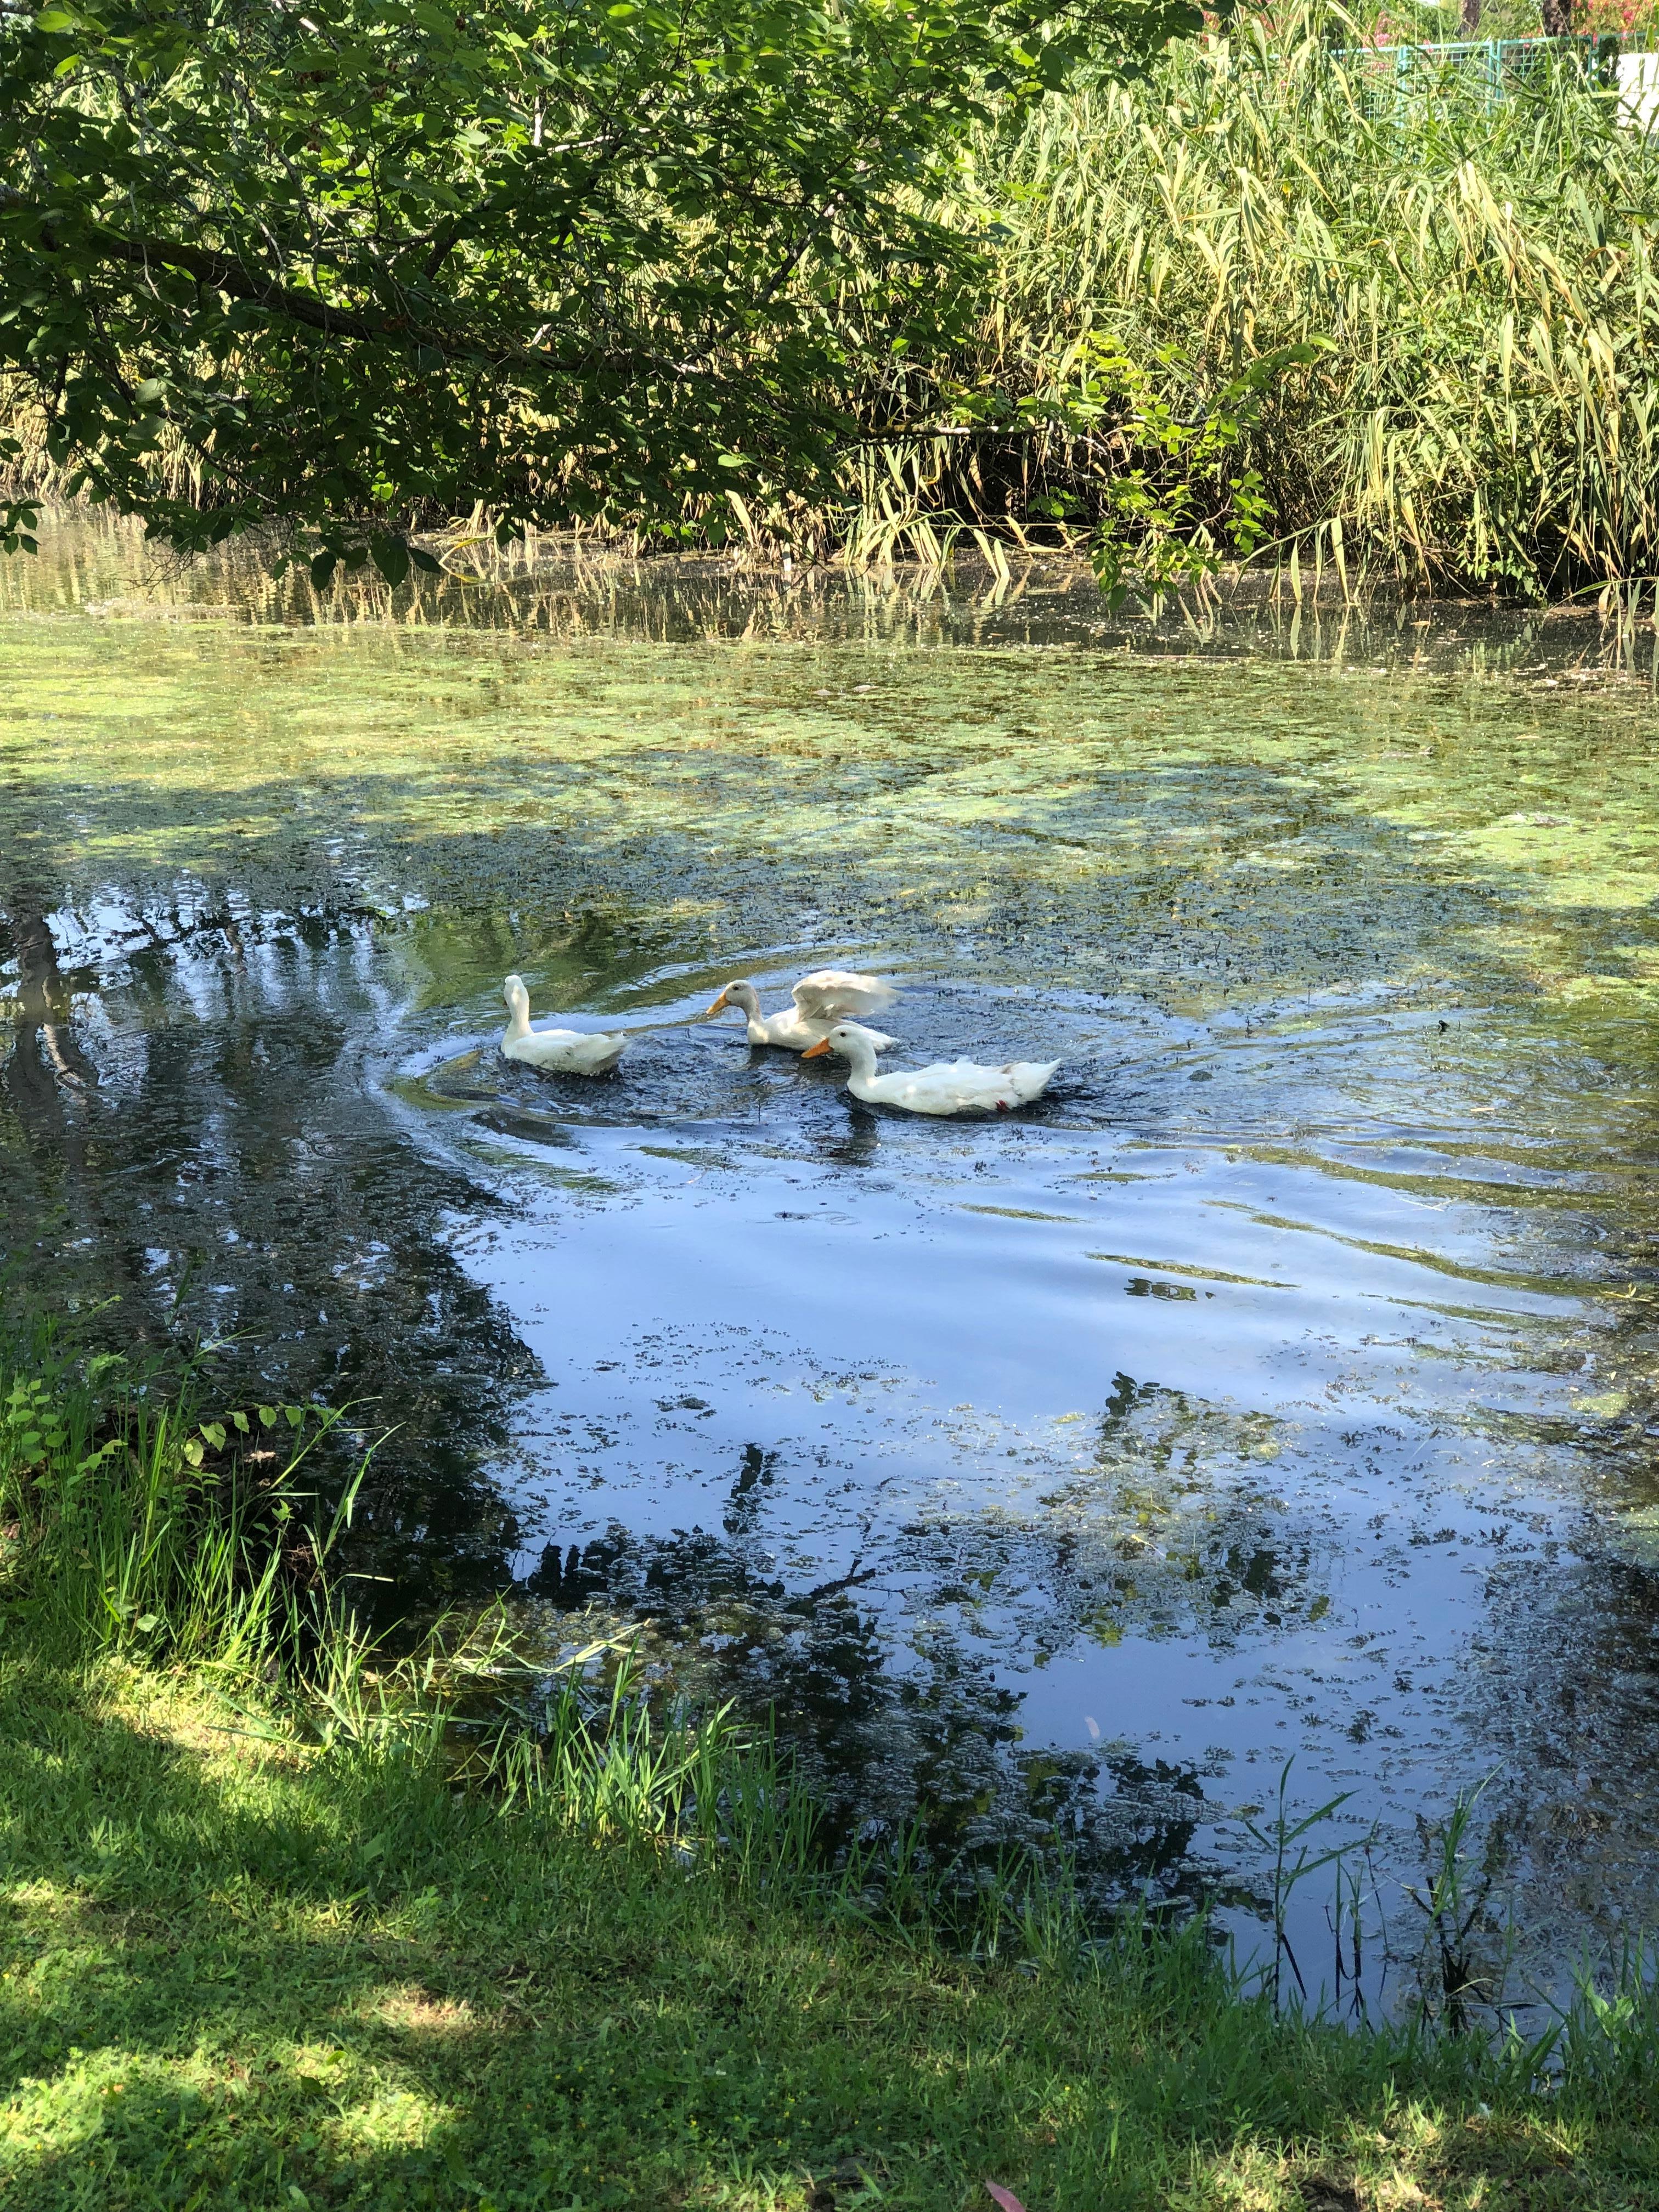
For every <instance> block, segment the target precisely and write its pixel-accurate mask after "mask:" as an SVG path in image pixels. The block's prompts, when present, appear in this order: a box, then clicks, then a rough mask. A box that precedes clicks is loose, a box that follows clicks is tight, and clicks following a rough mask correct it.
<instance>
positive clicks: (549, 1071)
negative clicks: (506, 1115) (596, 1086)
mask: <svg viewBox="0 0 1659 2212" xmlns="http://www.w3.org/2000/svg"><path fill="white" fill-rule="evenodd" d="M501 996H502V997H503V998H504V999H505V1000H507V1006H508V1007H509V1008H510V1009H511V1012H512V1018H511V1019H510V1020H509V1021H508V1023H507V1027H506V1029H505V1030H503V1031H502V1032H501V1058H502V1059H503V1060H519V1061H520V1062H521V1063H522V1065H523V1066H526V1067H536V1068H539V1069H540V1070H541V1071H542V1073H544V1074H546V1075H608V1074H609V1073H611V1069H612V1068H613V1067H614V1066H616V1065H617V1061H618V1060H620V1059H621V1058H622V1056H623V1050H624V1049H625V1048H626V1046H627V1043H628V1033H627V1031H626V1030H532V1028H531V1026H530V994H529V992H528V991H527V990H526V988H525V984H524V978H523V976H522V975H509V976H508V977H507V981H505V982H504V983H503V984H502V985H501Z"/></svg>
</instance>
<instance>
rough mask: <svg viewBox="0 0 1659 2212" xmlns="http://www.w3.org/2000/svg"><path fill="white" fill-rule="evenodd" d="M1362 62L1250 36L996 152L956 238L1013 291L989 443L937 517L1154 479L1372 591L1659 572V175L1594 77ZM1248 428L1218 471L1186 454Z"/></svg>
mask: <svg viewBox="0 0 1659 2212" xmlns="http://www.w3.org/2000/svg"><path fill="white" fill-rule="evenodd" d="M1345 46H1346V47H1349V48H1354V47H1357V46H1358V25H1357V24H1356V23H1355V22H1354V21H1352V19H1351V18H1349V17H1347V16H1346V15H1344V14H1343V13H1342V12H1341V10H1340V9H1335V8H1331V7H1325V6H1318V5H1310V6H1305V7H1304V8H1302V9H1298V10H1296V11H1294V12H1292V13H1291V14H1290V15H1280V16H1279V17H1278V18H1277V19H1276V20H1275V21H1274V23H1273V26H1272V27H1271V28H1270V27H1268V25H1267V23H1266V22H1265V21H1263V20H1262V19H1261V18H1250V19H1247V20H1245V21H1241V22H1239V23H1238V24H1237V27H1235V29H1234V30H1233V31H1232V32H1231V34H1230V35H1228V36H1227V37H1225V38H1214V39H1208V40H1203V41H1201V42H1199V43H1196V44H1191V45H1186V46H1179V47H1176V48H1175V49H1172V50H1171V52H1170V54H1169V55H1168V57H1167V58H1165V60H1164V62H1163V63H1162V64H1160V65H1159V66H1158V69H1157V70H1155V72H1154V73H1153V74H1152V76H1151V77H1150V78H1149V79H1148V80H1146V82H1143V83H1140V84H1139V85H1135V86H1131V87H1127V88H1124V87H1119V86H1112V85H1105V84H1102V85H1097V86H1095V87H1093V88H1090V89H1086V90H1084V91H1081V92H1079V93H1078V94H1074V95H1073V96H1071V97H1069V98H1066V99H1064V100H1054V101H1050V102H1049V103H1048V104H1047V105H1045V106H1044V107H1043V108H1042V110H1041V111H1039V112H1038V113H1037V114H1036V116H1035V117H1034V118H1033V119H1032V120H1031V121H1030V124H1029V125H1027V126H1026V127H1025V128H1024V130H1023V131H1021V132H1020V133H1019V134H1018V136H1016V137H1014V138H1012V141H1005V140H1004V139H1003V138H1001V137H998V136H997V135H996V134H994V133H989V134H987V137H986V139H985V141H984V143H983V144H982V146H981V149H980V153H979V155H978V159H977V161H976V163H975V168H974V171H973V173H972V174H971V176H970V177H969V179H967V180H966V182H965V184H964V187H963V192H962V195H961V198H960V201H959V203H958V204H957V208H956V210H955V213H956V216H957V220H958V221H961V222H971V221H977V222H981V223H982V224H986V225H987V226H994V230H993V235H994V238H995V240H996V241H997V243H996V247H995V261H994V284H993V287H992V289H991V292H990V294H989V295H988V296H987V300H986V302H985V306H984V312H983V313H982V314H981V317H980V319H979V322H978V325H977V328H976V330H975V334H974V337H973V338H972V339H971V341H970V342H969V343H967V344H966V345H965V346H964V347H963V351H962V353H961V356H960V357H959V359H958V360H957V362H955V363H953V364H952V378H953V383H954V387H955V392H956V393H957V394H958V395H961V394H967V395H974V396H975V398H976V403H977V404H978V406H979V409H980V412H981V417H984V418H986V419H983V420H982V421H981V427H980V428H978V429H977V430H976V431H975V435H972V436H970V437H966V438H963V439H960V440H958V441H957V444H956V447H955V451H954V457H953V461H952V465H951V468H950V469H949V471H947V472H946V473H945V476H944V477H941V478H940V479H939V480H938V481H937V483H936V485H935V488H934V495H933V501H932V505H933V507H934V508H935V509H936V510H945V509H948V510H949V511H950V512H951V513H952V514H953V515H956V516H959V517H962V518H963V519H966V520H975V521H979V522H981V524H982V523H984V522H986V521H987V520H993V519H994V520H996V521H998V522H1001V523H1005V524H1006V526H1007V527H1008V528H1009V529H1010V530H1011V531H1012V532H1014V533H1016V534H1018V532H1021V531H1023V530H1024V529H1027V528H1029V527H1030V522H1031V520H1032V518H1033V516H1034V515H1036V516H1040V515H1041V514H1042V513H1044V512H1045V511H1049V512H1053V513H1060V514H1063V515H1070V516H1072V517H1073V518H1074V519H1075V520H1077V521H1078V522H1079V523H1081V524H1083V525H1085V526H1092V525H1093V524H1094V522H1095V521H1096V520H1097V518H1098V517H1099V516H1100V515H1101V514H1102V513H1108V514H1109V513H1110V508H1111V501H1112V488H1113V485H1114V483H1121V482H1122V481H1123V479H1124V478H1125V477H1126V476H1133V474H1134V473H1135V472H1136V471H1140V472H1142V474H1143V475H1144V477H1145V479H1146V483H1147V485H1148V486H1149V488H1150V489H1152V492H1153V493H1154V494H1155V495H1158V496H1159V497H1162V498H1164V499H1166V500H1167V499H1168V497H1169V496H1170V495H1171V494H1172V493H1176V492H1179V491H1180V489H1181V488H1182V486H1187V487H1188V488H1189V489H1188V506H1189V508H1190V511H1191V513H1192V515H1193V518H1194V522H1195V523H1196V525H1197V526H1198V527H1199V528H1200V531H1206V532H1208V534H1209V538H1210V542H1212V543H1213V544H1225V522H1226V520H1227V517H1228V514H1229V512H1230V507H1229V501H1234V502H1236V500H1237V489H1238V487H1239V485H1240V484H1249V483H1250V482H1251V481H1252V478H1253V477H1254V478H1255V479H1256V480H1259V486H1260V491H1261V496H1262V497H1263V498H1264V499H1265V501H1267V506H1268V507H1269V508H1270V510H1271V513H1270V516H1269V517H1268V519H1267V522H1266V525H1265V527H1264V529H1263V531H1262V533H1261V534H1262V535H1263V536H1264V537H1265V538H1266V539H1267V542H1268V544H1270V545H1273V546H1276V547H1277V548H1278V549H1279V551H1280V552H1281V554H1285V553H1288V550H1290V548H1291V546H1292V545H1296V546H1297V548H1298V550H1299V552H1300V554H1301V556H1303V557H1304V558H1306V557H1307V556H1309V554H1310V552H1311V551H1312V550H1313V549H1314V547H1315V545H1316V544H1317V546H1318V548H1319V550H1320V552H1321V554H1322V556H1324V557H1328V558H1329V559H1330V560H1331V561H1332V562H1333V566H1334V567H1337V566H1340V568H1341V569H1342V570H1343V571H1344V572H1345V575H1344V580H1346V570H1347V568H1349V566H1350V565H1351V564H1352V565H1354V566H1355V567H1358V566H1360V565H1369V566H1370V568H1372V569H1373V570H1381V571H1382V572H1383V573H1385V574H1389V575H1390V576H1393V577H1396V578H1399V579H1401V580H1420V581H1425V582H1429V583H1435V584H1444V583H1448V582H1454V583H1460V584H1477V585H1481V586H1496V587H1501V588H1506V589H1518V590H1521V591H1524V592H1559V591H1563V590H1568V589H1572V588H1576V587H1582V586H1586V585H1596V586H1599V585H1601V584H1604V583H1606V582H1607V581H1608V580H1613V579H1619V578H1630V577H1632V576H1638V575H1652V574H1655V573H1656V571H1659V280H1656V272H1655V266H1654V248H1653V240H1654V235H1655V228H1656V224H1659V149H1656V146H1655V145H1654V143H1651V142H1650V141H1649V140H1648V139H1646V138H1644V137H1643V135H1642V134H1641V133H1640V132H1639V131H1636V130H1634V129H1632V128H1631V127H1629V125H1628V124H1626V123H1624V122H1621V121H1620V116H1619V111H1618V108H1617V102H1616V98H1615V95H1614V94H1613V92H1612V91H1611V90H1610V89H1609V88H1608V86H1607V84H1606V83H1605V82H1603V81H1602V79H1601V77H1600V76H1598V75H1597V74H1596V73H1595V71H1594V70H1587V68H1586V66H1585V64H1584V61H1583V58H1582V57H1581V56H1579V55H1577V54H1575V53H1573V52H1568V51H1565V50H1563V51H1561V52H1559V54H1557V55H1555V56H1553V57H1550V58H1546V59H1545V60H1544V61H1543V62H1541V64H1539V65H1538V66H1537V67H1536V68H1535V69H1534V70H1533V72H1532V73H1531V74H1530V75H1529V76H1528V78H1527V79H1526V80H1525V81H1524V82H1519V83H1516V84H1512V85H1510V86H1509V87H1508V88H1506V96H1504V97H1503V98H1501V99H1498V98H1494V97H1493V96H1492V89H1491V88H1490V87H1489V86H1488V84H1487V82H1486V79H1485V77H1484V76H1482V75H1481V74H1480V73H1479V72H1478V71H1476V70H1469V69H1465V68H1462V67H1459V66H1455V65H1446V66H1443V67H1432V66H1429V65H1426V64H1425V65H1421V66H1418V67H1416V68H1414V69H1413V70H1411V71H1410V72H1409V73H1408V74H1407V75H1406V76H1400V75H1399V74H1398V73H1397V72H1396V70H1395V66H1394V61H1393V58H1392V57H1383V58H1381V59H1382V61H1383V70H1382V71H1381V72H1379V69H1378V59H1379V58H1377V57H1374V56H1367V55H1366V54H1364V52H1354V51H1350V52H1342V51H1340V49H1341V48H1343V47H1345ZM1291 349H1298V352H1297V354H1293V353H1292V350H1291ZM1273 359H1276V360H1278V361H1279V363H1280V366H1279V368H1278V369H1277V370H1276V372H1275V373H1274V374H1273V375H1272V376H1271V377H1270V378H1267V379H1266V380H1263V385H1262V388H1261V391H1260V392H1252V393H1248V394H1246V395H1245V403H1244V404H1243V405H1241V404H1239V397H1238V393H1239V380H1240V379H1241V378H1242V377H1244V376H1246V375H1247V374H1248V372H1249V370H1250V368H1251V366H1252V364H1255V363H1260V362H1264V361H1267V360H1273ZM1124 362H1127V363H1128V364H1129V365H1130V368H1131V369H1132V371H1133V377H1134V378H1138V379H1139V380H1140V381H1139V383H1138V384H1137V383H1135V382H1134V381H1133V380H1127V381H1126V379H1125V377H1124V374H1123V373H1122V370H1121V366H1119V365H1120V364H1121V363H1124ZM948 396H950V395H949V394H947V393H945V392H941V393H940V394H939V399H940V400H941V401H942V400H943V399H944V398H946V397H948ZM1149 397H1150V398H1151V399H1152V401H1154V402H1155V403H1157V404H1158V406H1161V407H1162V408H1163V409H1164V410H1165V412H1164V416H1161V417H1160V416H1158V414H1157V412H1156V410H1154V411H1153V412H1152V415H1151V416H1149V412H1148V408H1147V405H1146V400H1147V398H1149ZM1218 410H1219V412H1220V413H1222V414H1224V415H1225V414H1227V413H1229V412H1231V415H1232V416H1233V418H1234V419H1235V421H1236V423H1237V435H1236V437H1233V438H1231V439H1230V440H1229V441H1225V451H1220V452H1218V451H1215V450H1212V451H1211V452H1209V453H1206V454H1204V455H1203V456H1202V457H1201V465H1200V467H1199V468H1198V469H1197V470H1194V466H1193V463H1192V459H1191V454H1192V452H1193V450H1194V449H1193V447H1192V445H1191V443H1190V441H1188V442H1183V441H1181V440H1180V439H1176V440H1175V441H1171V440H1170V438H1169V437H1168V436H1167V435H1164V432H1163V427H1162V426H1163V424H1164V423H1167V422H1170V421H1174V422H1177V423H1183V424H1186V425H1188V426H1196V425H1200V424H1203V423H1206V422H1214V421H1215V419H1216V417H1217V414H1218ZM1149 421H1150V422H1151V425H1152V431H1153V433H1154V435H1147V431H1148V423H1149ZM1194 495H1195V496H1194ZM935 527H937V523H936V524H935Z"/></svg>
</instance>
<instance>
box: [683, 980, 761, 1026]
mask: <svg viewBox="0 0 1659 2212" xmlns="http://www.w3.org/2000/svg"><path fill="white" fill-rule="evenodd" d="M728 1006H737V1007H739V1008H740V1009H741V1010H742V1012H744V1013H745V1014H747V1015H748V1016H749V1017H750V1019H751V1020H753V1021H758V1020H759V1019H760V999H759V996H758V994H757V992H756V989H755V987H754V985H753V984H752V983H745V982H744V981H742V980H741V979H739V980H738V981H737V982H735V983H728V984H727V985H726V988H725V989H724V990H723V991H722V992H721V993H720V996H719V998H718V999H716V1000H715V1001H714V1005H713V1006H705V1007H704V1009H703V1011H702V1014H701V1015H700V1016H699V1017H698V1018H699V1019H700V1020H702V1021H705V1022H706V1021H707V1020H708V1018H709V1016H710V1015H711V1014H723V1013H724V1012H726V1008H727V1007H728Z"/></svg>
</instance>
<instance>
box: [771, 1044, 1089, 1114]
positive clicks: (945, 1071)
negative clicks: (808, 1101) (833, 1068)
mask: <svg viewBox="0 0 1659 2212" xmlns="http://www.w3.org/2000/svg"><path fill="white" fill-rule="evenodd" d="M878 1042H879V1040H878V1038H877V1037H876V1036H875V1035H874V1034H873V1032H872V1031H871V1030H866V1029H862V1028H860V1025H859V1024H858V1023H857V1022H840V1023H838V1024H836V1027H835V1028H834V1029H832V1030H830V1032H829V1036H827V1037H825V1038H824V1040H823V1042H822V1043H821V1044H814V1045H809V1046H808V1047H807V1048H806V1050H805V1052H804V1053H803V1054H801V1058H802V1059H803V1060H817V1058H818V1056H819V1054H821V1053H826V1052H838V1053H839V1054H841V1056H842V1059H843V1060H850V1061H851V1062H852V1064H853V1073H851V1074H850V1075H849V1076H848V1079H847V1088H848V1090H849V1091H851V1092H852V1094H853V1096H854V1098H862V1099H865V1100H866V1101H867V1102H868V1103H869V1104H870V1105H872V1106H902V1108H903V1109H904V1110H905V1112H906V1113H907V1114H971V1113H975V1112H980V1113H991V1112H993V1111H995V1112H998V1113H1005V1114H1006V1112H1007V1110H1008V1109H1009V1108H1010V1107H1011V1106H1024V1105H1025V1104H1026V1103H1028V1102H1029V1101H1030V1100H1031V1099H1033V1098H1037V1097H1041V1096H1042V1092H1043V1091H1046V1090H1047V1089H1048V1084H1049V1082H1050V1080H1051V1079H1052V1078H1053V1076H1054V1071H1055V1070H1056V1068H1058V1067H1059V1066H1060V1061H1059V1060H1010V1061H1009V1062H1008V1064H1007V1066H1006V1067H980V1066H975V1063H974V1061H972V1060H936V1061H935V1062H934V1064H933V1066H932V1067H915V1068H909V1069H906V1070H904V1071H902V1072H901V1073H897V1074H894V1075H878V1074H877V1073H876V1051H877V1048H878Z"/></svg>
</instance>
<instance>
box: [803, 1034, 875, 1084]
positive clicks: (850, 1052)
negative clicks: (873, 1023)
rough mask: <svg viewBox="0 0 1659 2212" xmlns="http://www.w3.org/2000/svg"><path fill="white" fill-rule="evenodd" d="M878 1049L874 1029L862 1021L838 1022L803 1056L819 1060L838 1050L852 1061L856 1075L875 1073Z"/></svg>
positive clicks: (844, 1058)
mask: <svg viewBox="0 0 1659 2212" xmlns="http://www.w3.org/2000/svg"><path fill="white" fill-rule="evenodd" d="M877 1049H878V1048H877V1045H876V1040H875V1036H874V1033H873V1031H872V1030H867V1029H866V1028H865V1027H864V1025H863V1024H862V1023H861V1022H837V1023H836V1026H835V1027H834V1029H832V1030H830V1032H829V1036H827V1037H822V1038H820V1039H819V1041H818V1042H817V1044H809V1045H808V1046H807V1048H806V1049H805V1052H804V1053H802V1054H801V1058H802V1059H803V1060H817V1059H820V1058H821V1057H822V1056H823V1054H825V1053H827V1052H836V1053H839V1054H841V1056H842V1059H843V1060H851V1061H852V1063H853V1073H854V1075H873V1074H874V1073H875V1072H876V1053H877Z"/></svg>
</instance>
